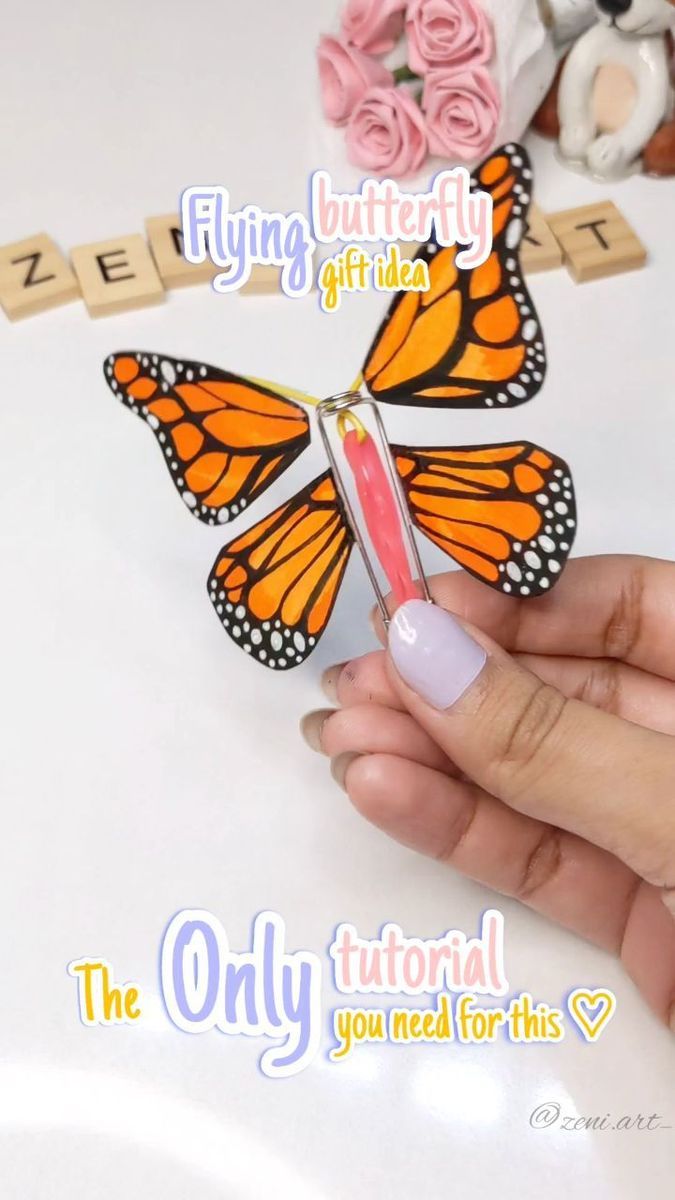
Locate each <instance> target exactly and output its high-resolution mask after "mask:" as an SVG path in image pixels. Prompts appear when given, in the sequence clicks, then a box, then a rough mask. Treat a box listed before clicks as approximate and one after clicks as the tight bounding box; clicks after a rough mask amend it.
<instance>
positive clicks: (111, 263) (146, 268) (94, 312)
mask: <svg viewBox="0 0 675 1200" xmlns="http://www.w3.org/2000/svg"><path fill="white" fill-rule="evenodd" d="M71 259H72V263H73V267H74V268H75V274H76V275H77V278H78V279H79V281H80V287H81V288H82V295H83V296H84V302H85V304H86V306H87V308H88V310H89V315H90V316H92V317H106V316H109V315H110V314H111V313H116V312H124V310H125V309H129V308H144V307H145V306H146V305H147V304H157V303H158V302H159V301H160V300H163V299H164V294H165V293H164V288H163V287H162V281H161V279H160V277H159V275H158V274H157V268H156V267H155V264H154V262H153V260H152V255H151V254H150V251H149V249H148V246H147V243H146V241H145V239H144V238H143V237H142V236H141V234H140V233H130V234H127V235H126V237H118V238H110V239H109V240H108V241H105V242H91V243H90V244H89V245H86V246H75V248H74V249H73V250H72V251H71Z"/></svg>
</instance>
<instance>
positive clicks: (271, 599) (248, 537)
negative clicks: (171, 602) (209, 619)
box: [208, 471, 354, 670]
mask: <svg viewBox="0 0 675 1200" xmlns="http://www.w3.org/2000/svg"><path fill="white" fill-rule="evenodd" d="M353 541H354V539H353V536H352V534H351V532H350V530H349V528H348V526H347V523H346V521H345V518H344V514H343V511H342V505H341V502H340V500H339V498H338V496H337V495H336V491H335V485H334V483H333V477H332V475H331V473H330V471H327V472H326V473H325V474H324V475H320V476H319V478H318V479H315V480H314V481H313V482H312V483H310V484H309V485H308V486H307V487H306V488H303V490H302V491H301V492H299V493H298V495H297V496H294V497H293V499H291V500H289V501H287V502H286V503H285V504H282V505H281V506H280V507H279V508H277V509H276V510H275V512H273V513H271V514H270V515H269V516H268V517H265V518H263V520H262V521H259V522H258V523H257V525H254V526H253V528H251V529H249V530H248V531H247V532H246V533H244V534H242V535H241V536H240V537H237V538H235V539H234V541H232V542H230V544H229V545H228V546H225V547H223V549H222V550H221V552H220V554H219V555H218V558H217V559H216V561H215V563H214V565H213V568H212V571H211V574H210V576H209V582H208V589H209V596H210V599H211V603H212V604H213V606H214V608H215V610H216V613H217V614H218V617H219V619H220V621H221V623H222V625H223V628H224V629H225V631H226V633H228V634H229V635H230V637H231V638H232V639H233V640H234V641H235V642H236V643H237V645H239V646H241V647H242V648H243V649H244V650H245V651H246V652H247V653H248V654H251V655H252V656H253V657H254V658H257V659H258V661H259V662H261V663H264V665H265V666H266V667H272V668H275V669H279V670H287V669H288V668H289V667H295V666H298V664H299V663H301V662H304V660H305V659H306V658H307V657H308V655H309V654H311V652H312V650H313V649H314V646H315V645H316V643H317V642H318V640H319V638H320V637H321V635H322V633H323V631H324V629H325V628H326V625H327V623H328V620H329V618H330V615H331V612H332V611H333V605H334V604H335V599H336V597H337V593H338V590H339V588H340V584H341V582H342V577H343V575H344V572H345V569H346V566H347V562H348V559H349V555H350V552H351V548H352V545H353Z"/></svg>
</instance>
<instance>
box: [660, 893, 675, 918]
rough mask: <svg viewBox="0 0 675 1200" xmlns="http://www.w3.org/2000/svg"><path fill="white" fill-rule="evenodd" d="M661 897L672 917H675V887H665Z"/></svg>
mask: <svg viewBox="0 0 675 1200" xmlns="http://www.w3.org/2000/svg"><path fill="white" fill-rule="evenodd" d="M661 899H662V900H663V903H664V904H665V906H666V908H667V909H668V912H669V913H670V915H671V917H675V888H664V890H663V891H662V892H661Z"/></svg>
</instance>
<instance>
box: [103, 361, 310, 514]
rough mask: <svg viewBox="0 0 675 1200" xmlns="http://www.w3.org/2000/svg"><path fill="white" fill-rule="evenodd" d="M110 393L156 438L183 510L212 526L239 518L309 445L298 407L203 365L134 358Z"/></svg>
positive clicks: (111, 375) (111, 367)
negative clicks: (147, 427) (144, 422)
mask: <svg viewBox="0 0 675 1200" xmlns="http://www.w3.org/2000/svg"><path fill="white" fill-rule="evenodd" d="M104 372H105V376H106V380H107V382H108V386H109V387H110V388H111V390H112V391H113V392H114V393H115V395H117V396H118V398H119V399H120V400H121V401H122V403H123V404H125V405H126V406H127V407H128V408H130V409H132V411H133V412H135V413H136V414H137V416H139V417H141V419H142V420H144V421H146V422H147V424H148V425H149V426H150V427H151V429H152V430H153V432H154V434H155V437H156V438H157V441H158V444H159V446H160V449H161V451H162V454H163V456H164V459H165V462H166V465H167V468H168V470H169V474H170V476H171V479H172V480H173V483H174V485H175V487H176V488H177V490H178V492H179V493H180V495H181V497H182V499H183V502H184V503H185V504H186V505H187V507H188V508H189V509H190V511H191V512H192V513H193V514H194V516H196V517H197V518H198V519H199V520H200V521H204V522H205V523H206V524H207V525H215V524H223V523H224V522H226V521H228V520H229V519H230V517H233V516H236V515H237V513H239V512H240V511H241V509H243V508H244V507H245V506H246V505H247V504H249V503H250V501H251V500H254V499H255V498H256V496H259V495H260V494H261V493H262V492H263V491H264V490H265V489H266V488H267V487H269V485H270V484H271V483H273V482H274V480H275V479H276V478H277V477H278V476H279V475H280V474H281V473H282V471H285V470H286V468H287V467H288V466H290V464H291V463H292V462H293V461H294V459H296V458H297V457H298V455H299V454H301V453H302V451H303V450H304V449H305V447H306V446H308V445H309V440H310V432H309V421H308V418H307V414H306V412H305V411H304V409H303V408H301V407H300V405H299V404H295V403H293V401H291V400H286V399H284V397H282V396H278V395H276V394H275V393H274V392H272V391H269V390H268V389H266V388H263V387H259V386H258V385H257V384H253V383H250V382H249V381H248V380H246V379H242V378H240V377H239V376H238V375H232V374H230V373H229V372H228V371H221V370H219V369H218V368H217V367H209V366H206V365H205V364H204V363H199V362H189V361H187V360H186V359H183V360H180V361H179V360H178V359H175V358H169V356H168V355H161V354H143V353H137V352H135V351H129V352H123V353H121V354H113V355H111V356H110V357H109V358H108V359H106V362H105V364H104Z"/></svg>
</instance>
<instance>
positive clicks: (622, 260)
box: [547, 200, 647, 283]
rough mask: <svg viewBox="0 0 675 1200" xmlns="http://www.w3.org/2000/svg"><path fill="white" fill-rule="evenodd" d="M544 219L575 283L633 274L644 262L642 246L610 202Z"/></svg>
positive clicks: (644, 251) (645, 254)
mask: <svg viewBox="0 0 675 1200" xmlns="http://www.w3.org/2000/svg"><path fill="white" fill-rule="evenodd" d="M547 219H548V222H549V225H550V226H551V229H552V230H553V232H554V233H555V236H556V237H557V239H558V241H559V242H560V244H561V246H562V248H563V253H564V256H565V261H566V263H567V265H568V267H569V269H570V272H571V274H572V275H573V277H574V279H576V281H577V283H585V282H586V281H587V280H590V279H601V278H603V276H605V275H620V274H621V273H622V272H624V271H633V270H635V269H636V268H637V267H643V266H644V264H645V262H646V261H647V251H646V250H645V247H644V246H643V245H642V242H641V241H640V239H639V238H638V237H637V236H636V234H635V232H634V231H633V229H631V227H630V225H629V224H628V222H627V220H626V218H625V217H624V216H623V215H622V214H621V213H620V212H619V209H618V208H617V207H616V205H615V204H613V203H612V202H611V200H606V201H603V202H602V203H601V204H589V205H587V206H586V207H585V208H571V209H568V210H567V211H565V212H559V213H553V214H552V215H551V216H549V217H548V218H547Z"/></svg>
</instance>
